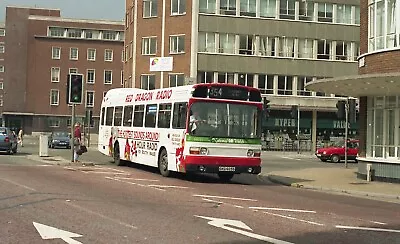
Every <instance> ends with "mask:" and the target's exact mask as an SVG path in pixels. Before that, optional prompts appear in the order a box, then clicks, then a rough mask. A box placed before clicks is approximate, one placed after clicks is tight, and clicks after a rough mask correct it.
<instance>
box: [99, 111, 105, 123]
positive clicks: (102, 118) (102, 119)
mask: <svg viewBox="0 0 400 244" xmlns="http://www.w3.org/2000/svg"><path fill="white" fill-rule="evenodd" d="M105 117H106V108H102V109H101V119H100V125H104V119H105Z"/></svg>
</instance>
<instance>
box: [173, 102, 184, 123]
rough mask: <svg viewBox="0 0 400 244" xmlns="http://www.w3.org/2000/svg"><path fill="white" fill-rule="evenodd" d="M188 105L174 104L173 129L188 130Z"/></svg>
mask: <svg viewBox="0 0 400 244" xmlns="http://www.w3.org/2000/svg"><path fill="white" fill-rule="evenodd" d="M186 114H187V103H174V117H173V118H172V128H174V129H184V128H186Z"/></svg>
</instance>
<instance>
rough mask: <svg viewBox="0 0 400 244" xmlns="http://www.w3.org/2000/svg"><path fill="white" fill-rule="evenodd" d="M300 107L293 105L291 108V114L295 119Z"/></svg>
mask: <svg viewBox="0 0 400 244" xmlns="http://www.w3.org/2000/svg"><path fill="white" fill-rule="evenodd" d="M298 109H299V106H297V105H293V106H292V108H291V109H290V116H291V117H292V118H293V119H294V118H297V110H298Z"/></svg>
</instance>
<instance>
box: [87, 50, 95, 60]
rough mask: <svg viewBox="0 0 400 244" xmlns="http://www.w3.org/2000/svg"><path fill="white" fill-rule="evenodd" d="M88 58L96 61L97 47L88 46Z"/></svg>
mask: <svg viewBox="0 0 400 244" xmlns="http://www.w3.org/2000/svg"><path fill="white" fill-rule="evenodd" d="M87 60H90V61H96V49H94V48H88V50H87Z"/></svg>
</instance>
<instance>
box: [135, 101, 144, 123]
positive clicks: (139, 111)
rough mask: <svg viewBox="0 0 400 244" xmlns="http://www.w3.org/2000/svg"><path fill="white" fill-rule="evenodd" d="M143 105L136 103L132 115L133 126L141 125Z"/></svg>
mask: <svg viewBox="0 0 400 244" xmlns="http://www.w3.org/2000/svg"><path fill="white" fill-rule="evenodd" d="M143 115H144V105H136V106H135V113H134V115H133V126H136V127H142V126H143Z"/></svg>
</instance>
